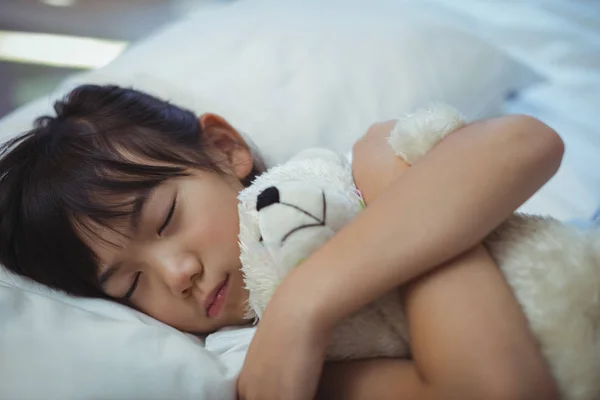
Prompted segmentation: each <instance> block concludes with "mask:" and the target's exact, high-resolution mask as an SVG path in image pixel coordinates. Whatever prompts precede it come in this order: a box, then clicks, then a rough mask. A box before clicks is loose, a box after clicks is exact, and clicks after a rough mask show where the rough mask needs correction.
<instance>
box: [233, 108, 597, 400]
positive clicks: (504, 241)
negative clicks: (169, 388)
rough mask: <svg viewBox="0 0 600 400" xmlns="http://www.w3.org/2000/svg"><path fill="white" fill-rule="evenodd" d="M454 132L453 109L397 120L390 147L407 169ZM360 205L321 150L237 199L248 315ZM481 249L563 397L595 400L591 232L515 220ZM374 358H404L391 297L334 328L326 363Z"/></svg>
mask: <svg viewBox="0 0 600 400" xmlns="http://www.w3.org/2000/svg"><path fill="white" fill-rule="evenodd" d="M463 125H464V120H463V118H462V117H461V116H460V114H459V113H458V112H457V111H456V110H454V109H453V108H451V107H448V106H444V105H436V106H434V107H432V108H430V109H426V110H420V111H417V112H415V113H414V114H412V115H409V116H406V117H403V118H401V119H399V120H398V122H397V124H396V126H395V128H394V129H393V130H392V133H391V136H390V139H389V142H390V145H391V146H392V148H393V149H394V151H395V153H396V154H398V155H399V156H401V157H403V158H404V159H405V160H406V161H407V162H409V163H411V164H412V163H414V162H416V161H417V160H418V159H419V157H421V156H423V155H424V154H425V153H426V152H427V151H428V150H429V149H430V148H431V147H433V146H434V145H435V144H436V143H438V142H439V141H440V140H442V139H443V137H444V136H446V135H447V134H449V133H451V132H453V131H454V130H456V129H458V128H460V127H462V126H463ZM267 188H271V189H270V192H271V193H270V195H271V196H269V199H268V201H265V196H263V199H262V200H261V201H259V203H260V204H259V208H260V211H258V210H257V198H258V197H259V196H260V194H261V193H263V192H264V191H265V189H267ZM273 188H276V190H274V189H273ZM274 193H276V196H273V194H274ZM362 206H363V205H362V200H361V199H360V195H359V194H358V193H357V191H356V188H355V186H354V183H353V180H352V173H351V168H350V165H349V164H348V163H347V162H346V161H345V159H344V158H342V157H340V156H338V155H337V154H335V153H333V152H329V151H327V150H308V151H305V152H303V153H301V154H300V155H299V156H298V157H296V158H294V159H292V160H290V161H289V162H288V163H285V164H283V165H280V166H277V167H275V168H273V169H271V170H270V171H268V172H267V173H265V174H263V175H262V176H261V177H259V178H258V179H257V180H256V182H255V183H254V184H253V185H252V186H250V187H249V188H247V189H246V190H244V191H243V192H242V193H241V194H240V206H239V215H240V237H239V240H240V245H241V261H242V265H243V272H244V275H245V282H246V285H247V288H248V289H249V291H250V301H249V315H250V316H253V317H256V318H260V317H261V315H262V312H263V311H264V309H265V308H266V306H267V304H268V302H269V300H270V298H271V296H272V294H273V292H274V291H275V288H276V287H277V286H278V285H279V283H280V282H281V281H282V280H283V278H284V277H285V276H286V274H287V273H288V272H289V271H290V270H291V269H292V268H294V267H295V266H296V265H298V264H299V263H300V262H301V261H302V260H303V259H304V258H306V257H307V256H308V255H310V253H311V252H313V251H314V250H315V249H317V248H318V247H319V246H321V245H322V244H323V243H324V242H325V241H327V240H328V239H329V238H330V237H331V236H333V235H334V234H335V232H336V231H338V230H339V229H340V228H341V227H342V226H344V225H345V224H346V223H347V222H348V221H350V220H351V219H352V218H353V217H354V216H355V215H356V214H357V213H359V212H360V210H361V209H362ZM365 245H367V244H366V243H365ZM485 245H486V246H487V248H488V249H489V251H490V252H491V254H492V256H493V257H494V258H495V260H496V261H497V263H498V265H499V267H500V268H501V269H502V271H503V273H504V275H505V277H506V279H507V281H508V283H509V284H510V285H511V287H512V289H513V290H514V293H515V295H516V297H517V299H518V301H519V303H520V304H521V306H522V308H523V311H524V313H525V315H526V317H527V318H528V320H529V323H530V326H531V328H532V330H533V332H534V334H535V335H536V337H537V339H538V341H539V345H540V347H541V349H542V352H543V354H544V355H545V357H546V358H547V360H548V361H549V363H550V365H551V368H552V371H553V374H554V377H555V378H556V380H557V382H558V385H559V387H560V390H561V393H562V397H563V398H564V399H566V400H594V399H598V398H600V379H598V378H599V377H600V325H599V322H600V304H599V299H598V296H599V293H600V264H599V263H600V258H599V257H600V234H599V233H598V231H597V230H596V229H591V230H579V229H577V228H575V227H572V226H568V225H565V224H562V223H560V222H558V221H556V220H553V219H550V218H541V217H535V216H526V215H519V214H515V215H514V216H513V217H511V218H510V219H509V220H508V221H506V222H505V223H504V224H503V225H502V226H500V227H499V228H498V229H496V230H495V231H494V232H493V233H492V234H491V235H490V237H489V238H487V240H486V241H485ZM308 295H310V294H308ZM377 356H389V357H409V356H410V338H409V335H408V329H407V324H406V320H405V317H404V314H403V308H402V304H401V300H400V297H399V295H398V292H396V291H393V292H391V293H388V294H387V295H385V296H383V297H382V298H381V299H379V300H378V301H376V302H374V303H373V304H371V305H369V306H368V307H366V308H365V309H363V310H360V311H359V312H357V313H356V314H354V315H353V316H352V317H350V318H348V319H347V320H345V321H343V322H342V323H340V324H339V325H338V326H337V327H336V330H335V332H334V337H333V340H332V344H331V346H330V348H329V350H328V357H329V358H330V359H338V360H339V359H357V358H369V357H377ZM490 362H494V361H493V360H490Z"/></svg>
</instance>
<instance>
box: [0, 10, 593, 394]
mask: <svg viewBox="0 0 600 400" xmlns="http://www.w3.org/2000/svg"><path fill="white" fill-rule="evenodd" d="M595 3H596V2H595V1H585V0H579V1H576V0H562V1H559V0H546V1H544V2H540V1H534V0H531V1H468V0H463V1H461V2H456V1H453V0H419V1H408V0H405V1H399V0H374V1H372V2H369V7H365V6H364V2H361V1H358V0H349V1H337V0H327V1H323V0H321V1H316V0H306V1H302V2H299V1H281V0H280V1H277V2H276V1H273V0H240V1H237V2H226V3H224V4H223V5H219V6H217V7H210V8H206V9H199V10H197V11H195V12H193V13H190V14H189V15H187V16H185V17H184V18H182V19H181V20H180V21H177V22H176V23H174V24H172V25H171V26H169V27H167V28H165V29H163V30H161V31H160V32H157V33H156V34H154V35H152V36H151V37H149V38H147V39H145V40H144V41H143V42H140V43H137V44H135V45H134V46H133V47H132V48H131V49H129V50H128V51H127V52H126V53H125V54H123V55H122V56H121V57H120V58H118V59H117V60H116V61H115V62H114V63H112V64H111V65H109V66H107V67H105V68H102V69H100V70H96V71H91V72H87V73H84V74H81V75H78V76H74V77H72V78H70V79H68V80H67V81H65V82H64V83H63V84H61V85H60V86H59V87H57V88H56V89H55V91H54V92H52V93H49V94H48V95H47V96H44V97H42V98H40V99H38V100H36V101H34V102H32V103H30V104H27V105H25V106H24V107H22V108H21V109H19V110H17V111H15V112H14V113H12V114H11V115H9V116H7V117H5V118H4V119H2V120H0V140H2V141H4V140H6V139H8V138H10V137H11V136H14V135H15V134H16V133H18V132H21V131H24V130H26V129H28V128H30V126H31V121H32V120H33V118H34V117H36V116H39V115H41V114H44V113H50V112H51V105H52V101H53V99H56V98H57V97H60V96H62V95H64V94H65V93H66V92H67V91H68V90H69V89H70V88H72V87H74V86H75V85H77V84H79V83H83V82H91V83H117V84H123V85H131V86H134V87H138V88H141V89H144V90H147V91H149V92H151V93H155V94H157V95H160V96H163V97H167V98H170V99H172V100H173V101H174V102H176V103H179V104H182V105H184V106H186V107H189V108H191V109H194V110H195V111H197V112H203V111H208V110H210V111H213V112H217V113H221V114H222V115H224V116H226V117H227V118H228V119H229V120H231V121H232V122H233V124H234V125H235V126H236V127H238V128H239V129H241V130H242V131H243V132H244V133H245V134H246V135H247V136H248V137H249V138H251V140H252V141H254V142H255V143H256V144H257V145H258V147H259V148H260V149H261V150H262V151H263V152H264V153H265V155H266V158H267V160H268V161H269V162H270V163H271V164H273V163H277V162H279V161H283V160H285V159H286V158H287V157H289V156H290V155H291V154H293V153H295V152H296V151H298V150H300V149H302V148H306V147H310V146H327V147H331V148H334V149H336V150H339V151H347V150H348V149H349V148H350V146H351V143H352V142H353V141H354V140H355V139H356V138H357V137H359V136H360V134H361V133H362V132H364V131H365V129H366V128H367V127H368V125H369V124H370V123H372V122H375V121H378V120H382V119H388V118H393V117H395V116H398V115H399V114H401V113H404V112H409V111H410V110H412V109H414V108H415V107H418V106H421V105H424V104H426V103H427V102H428V101H430V100H432V99H435V100H440V101H448V102H451V103H453V104H455V105H457V106H458V107H459V109H460V110H461V111H462V112H463V113H464V114H465V115H466V116H467V117H468V118H470V119H474V118H480V117H486V116H493V115H498V114H502V113H527V114H531V115H534V116H536V117H538V118H540V119H542V120H544V121H546V122H547V123H548V124H550V125H551V126H552V127H554V128H555V129H556V130H557V131H558V132H559V133H560V134H561V135H562V137H563V139H564V141H565V143H566V155H565V159H564V162H563V165H562V167H561V170H560V172H559V173H558V174H557V175H556V177H555V178H553V179H552V181H551V182H549V183H548V185H547V186H546V187H544V189H543V190H542V191H540V192H539V193H538V194H536V195H535V196H534V197H533V198H532V199H531V200H530V201H529V202H528V203H527V204H525V205H524V206H523V207H522V211H525V212H532V213H541V214H548V215H552V216H555V217H557V218H560V219H563V220H572V219H580V220H589V219H590V218H592V217H593V216H594V215H595V213H596V209H597V206H598V205H599V204H600V168H598V167H597V164H598V160H599V159H600V128H598V126H600V6H599V5H598V4H595ZM282 132H285V139H282V137H283V134H282ZM252 334H253V328H252V327H247V328H243V329H226V330H223V331H220V332H217V333H215V334H212V335H209V336H208V337H206V338H199V337H196V336H192V335H188V334H184V333H181V332H178V331H175V330H174V329H171V328H170V327H168V326H165V325H163V324H161V323H159V322H157V321H155V320H153V319H151V318H149V317H146V316H144V315H142V314H140V313H137V312H135V311H132V310H130V309H127V308H125V307H122V306H119V305H117V304H112V303H108V302H105V301H100V300H82V299H75V298H72V297H69V296H65V295H64V294H61V293H57V292H54V291H51V290H49V289H47V288H44V287H41V286H40V285H36V284H34V283H32V282H28V281H25V280H23V279H20V278H18V277H15V276H12V275H10V274H9V273H8V272H7V271H5V270H2V269H1V267H0V382H1V383H0V399H7V400H8V399H10V400H15V399H19V400H20V399H64V400H69V399H109V400H110V399H115V400H117V399H118V400H121V399H142V398H143V399H147V400H151V399H165V398H171V399H235V398H236V396H235V379H236V376H237V374H238V372H239V369H240V367H241V364H242V362H243V357H244V354H245V351H246V349H247V346H248V343H249V341H250V339H251V337H252Z"/></svg>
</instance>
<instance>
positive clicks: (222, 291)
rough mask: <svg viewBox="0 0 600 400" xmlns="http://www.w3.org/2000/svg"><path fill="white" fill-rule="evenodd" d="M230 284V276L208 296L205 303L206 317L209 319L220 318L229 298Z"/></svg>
mask: <svg viewBox="0 0 600 400" xmlns="http://www.w3.org/2000/svg"><path fill="white" fill-rule="evenodd" d="M228 283H229V275H227V277H226V278H225V280H224V281H223V282H221V283H220V284H218V285H217V287H216V288H215V289H214V290H213V291H212V292H211V293H210V294H209V295H208V297H207V298H206V300H205V301H204V306H205V308H206V316H207V317H209V318H214V317H218V316H219V314H221V311H222V310H223V306H224V305H225V299H226V298H227V288H228Z"/></svg>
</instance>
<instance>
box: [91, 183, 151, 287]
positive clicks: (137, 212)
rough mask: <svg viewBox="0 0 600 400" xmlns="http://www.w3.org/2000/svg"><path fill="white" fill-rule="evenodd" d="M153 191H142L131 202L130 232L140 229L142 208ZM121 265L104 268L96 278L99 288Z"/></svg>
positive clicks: (116, 264)
mask: <svg viewBox="0 0 600 400" xmlns="http://www.w3.org/2000/svg"><path fill="white" fill-rule="evenodd" d="M154 189H156V188H152V189H147V190H143V191H142V192H141V193H140V194H139V195H138V196H137V197H136V198H135V200H134V201H133V210H132V211H131V217H130V222H129V224H130V227H131V230H132V232H134V233H137V232H138V230H139V228H140V221H141V217H142V211H143V210H144V206H145V205H146V203H147V202H148V199H149V198H150V194H151V193H152V192H154ZM121 266H122V263H120V262H116V263H114V264H111V265H109V266H108V268H106V269H105V270H104V271H103V272H102V273H101V274H100V276H99V277H98V283H99V284H100V287H102V288H104V286H105V285H106V283H107V282H108V281H109V280H110V278H112V276H113V275H114V274H115V273H116V272H117V271H119V269H121Z"/></svg>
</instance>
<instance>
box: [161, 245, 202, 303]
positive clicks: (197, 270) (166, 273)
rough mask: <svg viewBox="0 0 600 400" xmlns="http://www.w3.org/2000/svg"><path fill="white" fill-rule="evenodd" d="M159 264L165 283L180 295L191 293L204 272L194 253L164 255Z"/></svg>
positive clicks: (172, 291) (175, 293)
mask: <svg viewBox="0 0 600 400" xmlns="http://www.w3.org/2000/svg"><path fill="white" fill-rule="evenodd" d="M159 264H160V267H159V268H160V269H161V272H162V275H163V279H164V281H165V283H166V284H167V286H168V287H169V289H170V290H171V293H173V295H175V296H178V297H186V296H187V295H189V293H190V291H191V290H192V289H193V287H194V284H195V282H196V281H197V280H198V279H199V278H200V277H201V276H202V272H203V268H202V265H201V263H200V261H199V260H198V259H197V258H196V257H195V256H194V255H192V254H182V255H179V256H177V255H173V256H169V257H163V258H162V259H161V260H160V261H159Z"/></svg>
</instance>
